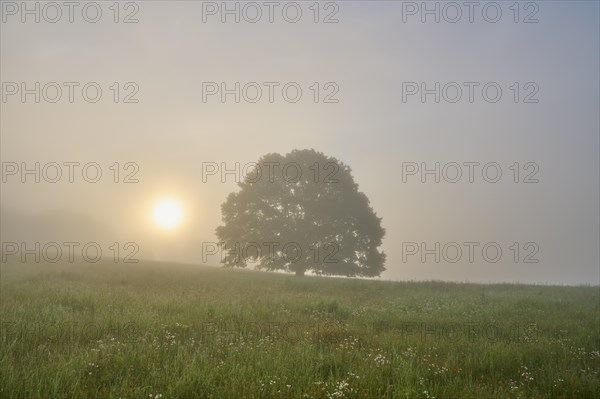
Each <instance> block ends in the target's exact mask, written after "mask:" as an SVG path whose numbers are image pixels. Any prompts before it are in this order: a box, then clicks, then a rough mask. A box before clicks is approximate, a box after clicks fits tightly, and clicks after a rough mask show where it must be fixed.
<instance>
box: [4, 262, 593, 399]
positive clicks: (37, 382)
mask: <svg viewBox="0 0 600 399" xmlns="http://www.w3.org/2000/svg"><path fill="white" fill-rule="evenodd" d="M0 271H1V279H0V284H1V290H0V299H1V302H0V303H1V306H0V316H1V323H0V325H1V331H0V371H1V372H0V397H2V398H23V399H35V398H44V399H51V398H150V397H152V398H158V397H162V398H164V399H175V398H323V399H329V398H380V397H381V398H434V397H435V398H437V399H443V398H478V399H479V398H486V399H487V398H532V399H533V398H597V397H598V392H599V391H598V390H599V389H600V350H599V348H600V332H599V331H598V325H599V322H600V306H599V304H600V302H599V300H600V298H599V291H598V287H544V286H525V285H509V284H498V285H485V286H484V285H476V284H455V283H441V282H424V283H404V282H386V281H367V280H355V279H346V278H324V277H314V276H311V277H306V278H304V279H296V278H290V277H289V276H287V275H283V274H279V273H258V272H254V271H246V270H229V269H219V268H209V267H201V266H191V265H177V264H159V263H149V262H141V263H140V264H136V265H129V266H127V267H123V266H122V265H116V264H111V263H98V264H94V265H89V264H82V265H79V264H74V265H61V264H2V266H1V269H0ZM453 324H454V325H458V326H464V325H473V324H474V325H476V326H494V328H497V329H498V331H497V332H494V334H492V336H490V335H489V334H488V335H486V333H485V331H484V330H483V329H480V328H477V329H476V330H474V333H473V334H468V333H465V331H463V332H462V333H460V334H458V335H457V336H451V335H447V334H445V333H444V331H445V330H444V328H449V326H451V325H453ZM419 325H423V326H425V327H426V329H420V330H419V328H418V326H419ZM86 326H87V327H86ZM515 326H517V327H521V328H518V329H516V328H514V327H515ZM446 331H447V329H446ZM159 395H162V396H159Z"/></svg>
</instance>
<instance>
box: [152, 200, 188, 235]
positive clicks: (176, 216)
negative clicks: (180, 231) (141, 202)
mask: <svg viewBox="0 0 600 399" xmlns="http://www.w3.org/2000/svg"><path fill="white" fill-rule="evenodd" d="M152 218H153V219H154V223H156V224H157V225H158V226H160V227H162V228H165V229H172V228H174V227H176V226H177V225H178V224H180V223H181V219H183V206H182V205H181V202H179V201H178V200H176V199H172V198H167V199H161V200H159V201H157V202H156V204H155V205H154V209H153V211H152Z"/></svg>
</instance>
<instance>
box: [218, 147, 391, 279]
mask: <svg viewBox="0 0 600 399" xmlns="http://www.w3.org/2000/svg"><path fill="white" fill-rule="evenodd" d="M238 185H239V187H240V190H239V191H238V192H234V193H231V194H229V196H228V197H227V200H226V201H225V203H224V204H223V205H222V206H221V211H222V219H223V222H224V225H222V226H219V227H217V229H216V234H217V237H218V238H219V240H220V242H221V244H222V245H223V247H224V248H226V249H227V250H228V251H230V253H229V254H228V255H227V256H226V257H225V259H224V263H225V265H227V266H236V267H246V266H247V263H248V261H249V260H252V261H256V262H257V267H258V268H259V269H264V270H285V271H292V272H296V273H297V274H304V272H305V271H308V270H312V271H314V272H316V273H317V274H325V275H342V276H366V277H374V276H379V275H380V274H381V272H383V271H384V270H385V267H384V263H385V254H384V253H383V252H380V251H379V250H378V249H377V248H378V247H379V246H381V243H382V239H383V236H384V234H385V230H384V229H383V228H382V227H381V218H379V217H377V215H376V214H375V212H374V211H373V209H372V208H371V206H370V205H369V199H368V198H367V196H366V195H365V194H364V193H362V192H360V191H358V185H357V184H356V183H355V182H354V178H353V177H352V173H351V170H350V167H348V166H347V165H345V164H343V163H342V162H340V161H338V160H337V159H335V158H333V157H327V156H325V155H324V154H323V153H320V152H317V151H314V150H294V151H292V152H290V153H289V154H286V155H285V156H283V155H280V154H277V153H273V154H267V155H265V156H263V157H262V158H261V159H260V160H258V162H257V163H256V166H255V168H254V169H253V171H251V172H250V173H248V179H246V180H245V181H243V182H240V183H238ZM256 247H258V248H260V249H258V250H257V249H255V248H256ZM249 258H251V259H249Z"/></svg>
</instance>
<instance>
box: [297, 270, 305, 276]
mask: <svg viewBox="0 0 600 399" xmlns="http://www.w3.org/2000/svg"><path fill="white" fill-rule="evenodd" d="M303 276H304V270H296V277H303Z"/></svg>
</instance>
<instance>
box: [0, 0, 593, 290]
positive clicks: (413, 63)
mask: <svg viewBox="0 0 600 399" xmlns="http://www.w3.org/2000/svg"><path fill="white" fill-rule="evenodd" d="M19 3H20V2H19ZM259 3H261V2H259ZM418 3H419V4H420V2H418ZM511 3H512V2H511ZM110 4H111V2H109V3H102V5H103V12H104V13H105V14H104V15H103V18H102V20H101V21H99V22H98V23H95V24H92V23H87V22H85V21H84V20H82V19H81V18H80V17H78V16H80V14H75V15H76V21H75V22H74V23H69V22H68V21H64V20H63V21H59V22H58V23H55V24H52V23H47V22H44V21H42V22H40V23H21V22H20V20H19V17H18V16H17V17H15V16H6V17H7V21H6V22H3V23H2V24H1V32H0V34H1V38H0V45H1V61H0V67H1V80H2V82H18V83H20V82H28V83H29V84H30V85H31V86H33V83H34V82H41V83H42V85H43V84H44V83H47V82H81V84H82V85H83V84H85V83H86V82H98V84H100V85H101V87H102V88H103V89H104V90H103V97H102V99H101V100H100V101H99V102H97V103H87V102H85V101H83V100H82V99H81V97H80V96H77V97H76V99H75V101H74V102H73V103H69V102H68V101H65V100H64V98H63V99H62V100H61V101H59V102H58V103H55V104H52V103H48V102H44V101H41V102H40V103H39V104H36V103H35V102H33V101H31V100H29V101H27V102H26V103H21V101H20V100H19V97H18V96H13V97H10V98H9V99H8V100H7V101H6V102H2V103H1V107H2V109H1V122H0V123H1V125H0V127H1V133H2V134H1V152H0V153H1V157H2V162H5V163H6V162H16V163H18V164H20V163H21V162H26V163H28V164H29V165H33V164H34V163H35V162H40V163H41V164H44V163H48V162H58V163H59V164H62V163H63V162H80V163H81V164H85V163H88V162H96V163H97V164H99V165H101V167H102V171H103V178H102V180H101V181H100V182H98V183H95V184H94V183H87V182H85V181H83V179H81V177H80V175H76V177H75V182H74V183H69V182H68V181H67V180H66V177H65V176H63V178H62V180H61V181H60V182H58V183H49V182H45V181H41V182H40V183H35V182H32V181H31V180H29V181H28V182H26V183H22V182H21V181H20V179H19V178H18V177H14V176H11V177H9V178H8V180H7V182H6V183H3V184H2V193H1V201H2V202H1V205H2V209H1V211H2V215H1V216H2V223H1V229H2V241H21V240H25V241H28V242H34V241H69V240H70V241H77V240H79V241H82V240H91V241H94V240H95V241H98V242H100V241H102V242H107V243H110V242H116V241H118V242H121V243H123V242H128V241H133V242H136V243H138V244H139V247H140V253H139V255H138V257H139V258H141V259H144V258H146V259H157V260H165V261H169V260H172V261H184V262H191V263H202V254H201V251H202V243H203V242H212V241H216V237H215V235H214V229H215V227H217V226H218V225H219V224H221V212H220V204H221V203H223V202H224V200H225V198H226V196H227V194H228V193H230V192H232V191H235V190H237V186H236V182H235V179H234V178H233V177H231V176H228V178H227V181H226V182H221V178H220V177H219V176H211V177H209V179H208V181H207V182H206V183H204V182H203V181H202V164H203V162H216V163H218V164H221V163H226V164H227V165H228V166H229V167H230V168H233V165H234V164H235V163H236V162H238V163H240V164H241V165H244V164H246V163H248V162H254V161H256V160H258V159H259V158H260V157H261V156H262V155H264V154H267V153H271V152H279V153H282V154H285V153H288V152H289V151H291V150H293V149H296V148H298V149H303V148H314V149H316V150H318V151H322V152H324V153H325V154H327V155H331V156H334V157H336V158H338V159H340V160H341V161H343V162H344V163H346V164H348V165H350V166H351V168H352V171H353V175H354V178H355V181H356V182H357V183H358V185H359V189H360V191H363V192H364V193H365V194H366V195H367V196H368V197H369V199H370V201H371V205H372V206H373V208H374V210H375V211H376V212H377V214H378V216H380V217H382V218H383V221H382V225H383V227H384V228H385V229H386V232H387V233H386V236H385V239H384V244H383V247H382V248H383V250H384V251H385V252H386V253H387V255H388V258H387V262H386V267H387V271H386V272H384V273H383V275H382V278H385V279H398V280H412V279H417V280H430V279H436V280H454V281H474V282H500V281H502V282H504V281H506V282H526V283H529V282H533V283H552V284H581V283H584V284H585V283H590V284H599V282H600V280H599V279H600V276H599V262H600V260H599V245H598V243H599V241H600V235H599V226H600V215H599V203H600V198H599V180H600V176H599V149H600V143H599V136H600V135H599V132H600V125H599V112H598V110H599V108H600V101H599V92H600V82H599V74H598V70H600V62H599V50H598V49H599V43H600V38H599V29H600V27H599V20H598V15H599V5H598V3H597V2H587V1H579V2H577V1H568V2H567V1H552V2H538V3H537V4H538V5H539V12H538V13H537V15H536V17H537V18H538V19H539V23H532V24H525V23H514V22H513V20H512V18H513V15H512V14H509V13H508V12H509V11H510V10H508V3H502V10H503V12H504V13H505V14H503V17H502V18H501V20H500V21H499V22H497V23H489V22H486V21H484V20H483V19H482V18H481V13H477V12H476V13H475V19H476V20H475V22H473V23H469V22H468V21H466V20H465V19H466V16H463V20H461V21H459V22H457V23H447V22H440V23H434V22H432V21H431V19H430V20H429V22H426V23H421V21H420V16H419V15H417V16H410V18H408V19H407V22H403V20H402V16H403V14H402V7H403V5H402V2H391V1H385V2H384V1H380V2H367V1H352V2H337V4H339V12H338V13H337V15H336V17H337V18H338V19H339V23H332V24H324V23H317V24H315V23H314V22H313V21H312V17H313V15H312V14H310V10H309V9H308V7H309V6H310V4H312V2H300V4H301V6H302V9H303V12H304V13H305V14H303V17H302V19H301V20H300V22H298V23H288V22H286V21H284V20H283V19H282V18H281V14H277V13H276V14H275V17H276V20H275V22H273V23H269V22H267V21H265V20H264V18H266V17H263V20H262V21H260V22H258V23H254V24H253V23H248V22H245V21H242V22H240V23H233V22H229V23H221V22H220V20H219V16H218V15H217V16H209V17H208V20H207V22H206V23H204V22H203V21H202V4H201V2H191V1H186V2H167V1H152V2H146V3H144V2H139V3H138V4H139V12H138V13H137V18H138V19H139V22H138V23H135V24H123V23H117V24H115V23H114V22H113V21H112V14H109V12H110V10H109V9H108V6H109V5H110ZM218 4H220V2H218ZM230 4H233V3H230ZM122 12H124V11H122ZM322 12H324V11H322ZM521 12H522V13H526V12H525V11H524V10H521ZM321 17H322V15H321ZM520 18H521V19H522V18H523V15H521V16H520ZM113 82H120V84H121V85H122V84H124V83H126V82H134V83H135V84H137V86H139V92H138V93H137V95H136V98H138V99H139V103H137V104H135V103H133V104H132V103H126V104H125V103H119V104H115V103H114V102H113V101H112V97H111V96H112V94H113V93H112V91H110V90H109V89H108V88H109V86H111V85H112V84H113ZM202 82H217V83H220V82H228V83H229V85H230V86H233V83H234V82H241V83H242V85H243V84H244V83H246V82H280V83H281V85H283V84H285V83H287V82H298V84H300V85H301V87H302V88H303V97H302V99H301V101H299V102H298V103H287V102H285V101H284V100H282V99H281V97H280V96H277V97H276V99H275V101H274V102H273V103H269V102H268V101H266V100H264V99H263V100H261V101H259V102H258V103H255V104H253V103H247V102H244V101H241V102H240V103H239V104H238V103H235V102H233V101H228V102H226V103H221V102H220V101H219V100H218V97H217V96H215V97H211V98H210V101H208V102H203V98H202ZM313 82H320V83H321V85H322V84H324V83H326V82H335V83H336V84H337V85H338V86H339V93H337V96H336V97H337V98H338V99H339V103H322V102H320V103H314V102H313V101H312V92H311V91H310V90H309V89H308V87H309V86H310V85H311V84H312V83H313ZM403 82H418V83H421V82H428V83H429V85H430V86H431V87H433V84H434V83H435V82H441V83H442V85H443V84H444V83H447V82H481V85H483V84H485V83H488V82H497V83H498V84H500V86H501V87H502V88H503V90H504V91H503V96H502V99H501V100H500V101H498V102H497V103H488V102H486V101H484V100H482V99H481V97H480V96H479V95H478V96H477V97H476V99H475V101H474V102H473V103H470V102H468V101H465V100H464V99H463V100H461V101H459V102H458V103H448V102H445V101H440V103H435V102H433V101H431V100H430V101H428V102H426V103H422V102H421V101H420V99H419V97H418V96H414V97H411V98H410V99H409V101H407V102H403V101H402V100H403V99H402V84H403ZM514 82H520V84H524V83H526V82H534V83H535V84H536V85H537V86H538V87H539V92H538V93H537V95H536V98H538V99H539V103H532V104H529V103H522V102H519V103H514V102H513V101H512V95H513V93H512V91H510V90H509V89H508V87H509V86H510V85H511V84H512V83H514ZM121 90H123V88H121ZM521 90H523V88H522V87H521ZM76 93H80V91H79V92H78V91H76ZM476 93H481V91H480V90H479V91H476ZM524 93H525V92H522V93H521V95H524ZM65 95H66V94H65V93H63V96H65ZM30 98H32V97H30ZM115 162H119V163H120V165H121V166H123V165H124V164H125V163H127V162H134V163H136V164H137V165H139V172H138V173H137V174H136V177H137V178H138V179H139V182H138V183H131V184H124V183H114V182H113V181H112V178H113V176H112V175H111V173H112V172H111V170H110V169H109V166H111V165H112V164H114V163H115ZM403 162H416V163H417V164H421V163H423V162H425V163H426V164H427V165H428V166H430V167H433V165H434V164H435V163H436V162H439V163H440V164H441V165H444V164H445V163H448V162H457V163H459V164H462V163H464V162H479V163H481V164H486V163H489V162H496V163H498V164H499V165H501V167H502V172H503V176H502V179H501V181H500V182H498V183H487V182H486V181H484V180H483V179H482V178H481V174H480V173H479V174H477V175H476V179H475V181H474V182H473V183H469V182H468V181H467V180H466V177H465V176H463V178H462V180H461V181H460V182H458V183H447V182H441V183H439V184H437V183H434V182H432V181H431V177H430V178H429V179H430V180H429V182H427V183H421V182H420V180H419V179H420V176H410V177H409V179H408V181H407V182H405V183H404V182H403V181H402V163H403ZM515 162H519V164H520V165H521V166H523V165H524V164H526V163H527V162H533V163H535V164H536V165H538V166H539V171H538V172H537V174H536V178H537V179H539V182H538V183H529V184H526V183H522V182H520V183H514V182H513V181H512V178H513V175H512V171H511V170H510V169H509V167H510V166H511V165H513V164H514V163H515ZM465 170H466V169H465ZM480 170H481V169H478V171H479V172H480ZM121 172H122V175H121V176H120V178H123V175H124V174H126V173H125V172H124V171H123V170H122V171H121ZM521 173H525V172H524V171H521ZM520 178H523V176H520ZM164 196H170V197H175V198H178V199H180V200H181V201H182V202H183V203H184V206H185V212H186V216H185V218H184V223H183V224H182V226H180V227H179V228H178V229H176V230H173V231H168V232H167V231H162V230H160V229H159V228H157V227H155V226H154V225H153V223H152V221H151V217H150V213H151V206H152V204H153V202H154V201H155V200H156V199H158V198H161V197H164ZM403 242H416V243H421V242H426V243H428V244H429V245H430V246H431V247H433V245H434V243H435V242H440V243H441V244H442V245H443V244H444V243H448V242H458V243H462V242H479V243H481V245H483V244H485V243H487V242H497V243H499V244H500V245H501V247H502V249H503V251H504V252H503V257H502V259H501V260H500V261H499V262H497V263H489V262H485V261H481V256H480V254H481V252H480V250H479V254H478V255H477V258H476V262H474V263H473V264H471V263H469V262H468V261H466V260H465V256H466V255H465V254H463V259H462V260H461V261H459V262H457V263H448V262H444V261H441V262H440V263H435V262H434V261H432V259H433V257H429V258H428V261H427V262H425V263H423V262H421V260H420V257H419V256H413V257H409V261H407V262H403V259H402V243H403ZM514 242H518V243H520V245H523V244H525V243H528V242H534V243H536V244H537V245H538V246H539V252H538V253H537V258H538V259H539V263H522V262H519V263H515V262H513V261H512V255H513V253H512V252H511V251H510V250H509V246H510V245H512V244H513V243H514ZM480 248H481V247H480ZM521 251H523V249H521ZM523 255H524V253H521V256H523ZM207 263H209V264H213V265H214V264H218V259H217V258H216V257H213V258H211V259H210V260H209V261H208V262H207Z"/></svg>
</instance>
